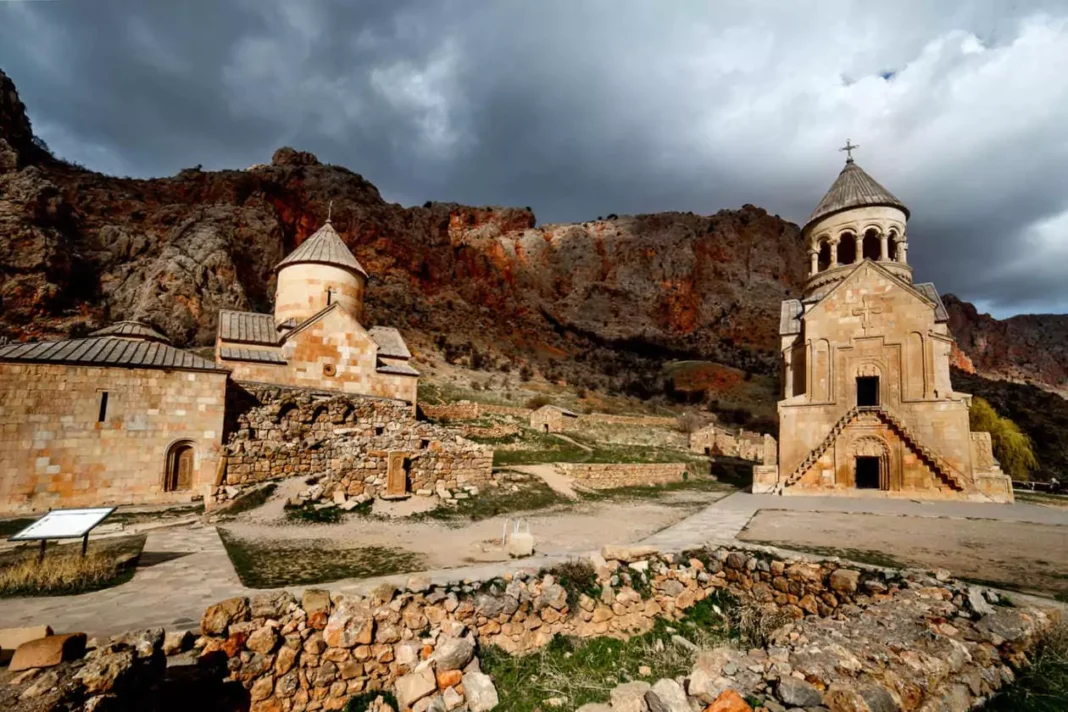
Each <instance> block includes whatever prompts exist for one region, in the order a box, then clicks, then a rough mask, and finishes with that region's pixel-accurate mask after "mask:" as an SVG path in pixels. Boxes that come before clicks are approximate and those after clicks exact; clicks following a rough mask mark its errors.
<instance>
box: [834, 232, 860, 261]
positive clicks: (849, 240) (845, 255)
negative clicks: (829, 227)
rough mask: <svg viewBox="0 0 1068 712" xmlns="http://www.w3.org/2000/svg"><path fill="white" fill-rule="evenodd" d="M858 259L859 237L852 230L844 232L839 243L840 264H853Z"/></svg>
mask: <svg viewBox="0 0 1068 712" xmlns="http://www.w3.org/2000/svg"><path fill="white" fill-rule="evenodd" d="M856 261H857V238H856V236H855V235H853V233H851V232H843V233H842V236H841V241H840V242H839V243H838V264H840V265H851V264H853V263H854V262H856Z"/></svg>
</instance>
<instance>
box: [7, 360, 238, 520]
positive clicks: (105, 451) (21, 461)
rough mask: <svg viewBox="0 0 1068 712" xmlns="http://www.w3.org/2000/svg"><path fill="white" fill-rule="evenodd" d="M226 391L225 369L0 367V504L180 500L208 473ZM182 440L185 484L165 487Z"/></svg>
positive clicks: (11, 508)
mask: <svg viewBox="0 0 1068 712" xmlns="http://www.w3.org/2000/svg"><path fill="white" fill-rule="evenodd" d="M104 393H107V407H106V408H105V409H103V410H105V411H106V412H104V413H103V419H102V420H101V415H102V413H101V410H102V408H101V399H102V397H103V394H104ZM225 394H226V374H225V373H212V372H208V371H166V370H162V369H145V368H103V367H88V366H60V365H52V364H20V363H5V364H0V403H2V404H3V407H2V408H0V511H2V512H16V511H26V512H29V511H41V510H47V509H50V508H55V507H85V506H100V505H112V504H147V503H167V502H179V501H185V502H188V501H189V500H190V498H191V497H192V496H193V495H194V494H196V493H198V492H199V486H200V485H201V484H202V483H206V482H213V481H214V479H215V472H216V468H217V466H218V461H219V451H220V443H221V441H222V434H223V410H224V407H225ZM183 442H188V443H189V444H190V445H192V447H193V472H192V476H191V481H190V482H189V488H188V489H185V490H182V491H177V492H167V491H165V489H164V478H165V477H164V476H165V472H166V466H167V458H168V452H170V450H171V448H172V447H173V446H175V445H177V444H179V443H183Z"/></svg>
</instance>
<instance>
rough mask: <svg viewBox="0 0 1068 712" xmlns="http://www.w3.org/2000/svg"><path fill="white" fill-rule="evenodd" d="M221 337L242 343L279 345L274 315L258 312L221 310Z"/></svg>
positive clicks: (224, 339)
mask: <svg viewBox="0 0 1068 712" xmlns="http://www.w3.org/2000/svg"><path fill="white" fill-rule="evenodd" d="M219 338H220V339H222V340H223V341H233V342H237V343H242V344H262V345H264V346H277V345H278V329H277V328H276V327H275V325H274V317H273V316H272V315H270V314H257V313H256V312H239V311H230V310H229V309H222V310H220V311H219Z"/></svg>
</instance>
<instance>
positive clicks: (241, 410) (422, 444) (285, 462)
mask: <svg viewBox="0 0 1068 712" xmlns="http://www.w3.org/2000/svg"><path fill="white" fill-rule="evenodd" d="M229 400H230V404H231V405H230V412H231V422H230V426H229V433H228V437H227V442H226V451H227V467H226V483H227V484H230V485H239V484H247V483H252V482H261V481H264V480H271V479H280V478H284V477H293V476H297V475H300V476H316V477H321V478H323V485H324V489H325V490H327V491H326V494H328V495H329V494H330V493H331V491H332V490H333V489H335V488H339V489H341V490H343V491H344V492H345V493H346V495H348V496H350V497H360V498H362V499H367V498H370V497H374V496H376V495H379V494H381V493H382V492H383V490H384V488H385V486H386V479H387V473H388V469H389V459H390V453H403V455H404V461H405V467H406V470H407V479H408V489H409V491H411V492H413V493H415V494H422V495H431V494H435V493H437V494H439V495H442V494H443V492H444V490H445V489H448V490H452V489H458V488H465V487H466V488H475V489H477V488H479V487H484V486H492V485H493V484H494V481H493V477H492V468H493V453H492V451H491V450H489V449H487V448H485V447H483V446H481V445H477V444H475V443H472V442H470V441H468V440H464V439H463V438H462V437H460V436H458V435H456V434H455V433H453V432H451V431H449V430H448V429H446V428H443V427H440V426H437V425H433V424H431V423H426V422H420V421H417V420H415V419H414V418H412V416H411V407H410V406H409V405H408V404H407V403H403V402H401V401H394V400H386V399H377V398H369V397H361V396H351V395H341V394H328V393H321V392H314V391H306V390H301V389H288V388H281V387H274V386H251V385H246V386H244V387H242V386H234V387H233V388H232V389H231V396H230V399H229Z"/></svg>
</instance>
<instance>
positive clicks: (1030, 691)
mask: <svg viewBox="0 0 1068 712" xmlns="http://www.w3.org/2000/svg"><path fill="white" fill-rule="evenodd" d="M983 709H985V710H987V711H988V712H1063V711H1064V710H1066V709H1068V623H1059V624H1057V625H1056V626H1054V627H1053V628H1051V629H1050V630H1048V631H1047V632H1046V633H1045V635H1044V636H1043V637H1042V639H1041V640H1040V641H1039V642H1038V644H1037V645H1036V646H1035V650H1034V652H1033V653H1032V655H1031V664H1030V665H1029V666H1028V667H1026V668H1022V669H1019V670H1017V671H1016V682H1015V683H1014V684H1012V685H1010V686H1009V687H1008V688H1006V689H1004V690H1002V691H1001V692H999V693H998V694H996V695H995V696H994V697H993V698H992V699H991V700H990V701H989V702H988V703H987V704H986V706H985V707H984V708H983Z"/></svg>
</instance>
